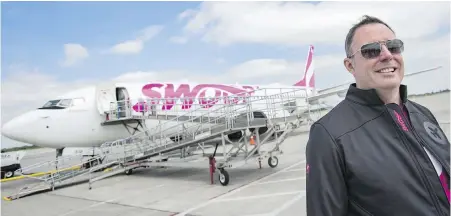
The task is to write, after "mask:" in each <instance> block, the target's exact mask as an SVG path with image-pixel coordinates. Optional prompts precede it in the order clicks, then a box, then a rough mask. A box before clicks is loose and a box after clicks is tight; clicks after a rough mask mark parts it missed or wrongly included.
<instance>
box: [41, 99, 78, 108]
mask: <svg viewBox="0 0 451 216" xmlns="http://www.w3.org/2000/svg"><path fill="white" fill-rule="evenodd" d="M71 104H72V99H60V100H50V101H49V102H47V103H45V104H44V106H42V107H40V108H39V109H65V108H67V107H70V106H71Z"/></svg>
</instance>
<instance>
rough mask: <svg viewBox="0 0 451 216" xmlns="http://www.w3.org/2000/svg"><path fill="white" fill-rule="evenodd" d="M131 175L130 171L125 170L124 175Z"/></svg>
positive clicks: (131, 171)
mask: <svg viewBox="0 0 451 216" xmlns="http://www.w3.org/2000/svg"><path fill="white" fill-rule="evenodd" d="M132 173H133V170H132V169H128V170H125V175H131V174H132Z"/></svg>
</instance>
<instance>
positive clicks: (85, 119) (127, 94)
mask: <svg viewBox="0 0 451 216" xmlns="http://www.w3.org/2000/svg"><path fill="white" fill-rule="evenodd" d="M313 56H314V46H313V45H310V46H309V50H308V54H307V60H306V65H305V70H304V74H303V77H302V79H301V80H299V81H298V82H296V83H294V84H293V85H268V86H260V85H237V84H231V85H229V84H197V83H172V82H142V83H140V82H127V83H101V84H98V85H93V86H88V87H85V88H81V89H77V90H74V91H72V92H68V93H66V94H63V95H61V96H59V97H56V98H54V99H52V100H49V101H48V102H46V103H45V104H44V105H43V106H42V107H39V108H37V109H36V110H32V111H29V112H26V113H24V114H22V115H20V116H17V117H15V118H14V119H12V120H10V121H9V122H7V123H6V124H4V126H3V127H2V134H3V135H4V136H5V137H8V138H10V139H13V140H17V141H20V142H24V143H29V144H33V145H36V146H40V147H47V148H53V149H56V152H57V156H56V157H57V158H58V156H61V155H62V154H63V150H64V149H65V148H92V149H93V148H96V147H99V146H101V145H102V144H104V143H106V142H111V141H114V140H120V139H124V138H127V137H129V136H130V135H132V134H134V133H135V132H136V131H139V130H140V129H139V127H141V130H145V128H156V127H158V125H159V123H160V122H161V121H162V120H161V119H142V121H139V120H136V119H135V121H134V123H133V122H132V123H131V122H130V121H129V122H128V123H126V124H123V123H124V122H120V124H110V125H107V124H104V122H105V120H108V119H109V118H113V117H114V116H112V115H110V114H108V113H109V112H110V111H111V110H112V107H111V106H112V103H113V104H114V103H115V106H119V104H122V105H123V106H122V107H125V108H126V107H129V109H128V111H129V112H130V113H132V114H133V115H142V114H143V113H144V112H148V111H149V110H148V107H151V106H149V104H150V105H152V106H154V107H153V109H154V110H152V112H154V111H156V112H160V111H164V112H166V113H167V112H170V111H174V116H179V115H182V114H183V113H187V112H190V111H192V110H193V109H197V108H198V107H199V105H200V106H204V108H205V109H206V110H208V109H212V108H215V107H218V106H223V105H224V104H221V103H220V102H221V101H218V100H213V99H212V98H213V97H220V96H232V95H240V94H245V93H248V94H251V95H252V93H253V92H254V93H255V95H256V94H257V92H258V90H259V89H265V88H268V89H270V88H273V89H274V91H275V92H272V94H277V93H279V90H278V88H285V89H288V90H286V91H289V89H302V90H305V91H302V92H304V94H305V95H303V96H302V97H304V98H306V100H305V101H304V102H303V103H309V104H321V103H324V99H325V98H326V97H330V96H334V95H335V96H336V95H341V97H342V96H343V94H344V93H345V92H346V91H347V88H341V89H338V90H334V89H336V88H338V87H344V86H346V85H349V84H351V83H345V84H340V85H337V86H333V87H329V88H326V89H317V88H315V69H314V60H313ZM435 69H437V68H433V69H428V70H423V71H419V72H415V73H411V74H406V75H405V76H406V77H407V76H412V75H416V74H419V73H424V72H427V71H431V70H435ZM331 90H332V91H331ZM268 91H271V90H268ZM255 95H254V96H255ZM256 96H258V95H256ZM205 97H210V99H206V98H205ZM186 98H188V99H189V100H187V99H186ZM172 99H175V100H172ZM191 99H193V100H191ZM125 101H128V102H129V103H130V102H131V104H130V106H125V104H126V102H125ZM235 102H236V103H237V104H240V103H241V104H242V101H241V102H240V101H235ZM157 103H158V108H155V104H157ZM182 103H183V104H182ZM334 103H335V104H336V103H338V102H337V101H336V102H334ZM332 106H333V104H332ZM306 107H307V106H306ZM116 108H117V107H115V109H116ZM306 111H307V108H305V109H303V110H297V112H301V113H302V112H306ZM289 112H292V110H291V111H289ZM257 114H260V116H261V115H263V116H264V115H265V113H258V112H254V115H255V116H257ZM166 123H167V124H165V125H166V126H165V127H172V126H174V125H176V124H177V122H175V121H174V122H169V123H168V122H166ZM192 124H196V123H192ZM179 129H180V128H174V130H179ZM130 130H133V131H130ZM241 136H242V134H240V133H239V134H229V135H228V137H227V138H228V139H229V140H230V141H233V140H237V139H239V138H241ZM86 151H88V152H92V154H89V153H87V154H86V155H87V156H88V155H91V156H93V155H95V154H97V153H95V150H85V151H84V152H86ZM83 154H85V153H83Z"/></svg>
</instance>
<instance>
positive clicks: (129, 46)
mask: <svg viewBox="0 0 451 216" xmlns="http://www.w3.org/2000/svg"><path fill="white" fill-rule="evenodd" d="M162 30H163V26H159V25H155V26H149V27H147V28H145V29H143V30H141V31H140V33H139V36H138V37H137V38H136V39H134V40H127V41H124V42H122V43H119V44H116V45H114V46H113V47H112V48H111V49H110V52H111V53H114V54H125V55H127V54H138V53H140V52H141V50H142V49H143V48H144V43H145V42H146V41H148V40H150V39H152V38H153V37H155V36H156V35H158V34H159V33H160V32H161V31H162Z"/></svg>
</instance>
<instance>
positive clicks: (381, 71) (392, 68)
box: [376, 67, 397, 73]
mask: <svg viewBox="0 0 451 216" xmlns="http://www.w3.org/2000/svg"><path fill="white" fill-rule="evenodd" d="M396 70H397V68H396V67H387V68H383V69H381V70H377V71H376V73H393V72H395V71H396Z"/></svg>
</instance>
